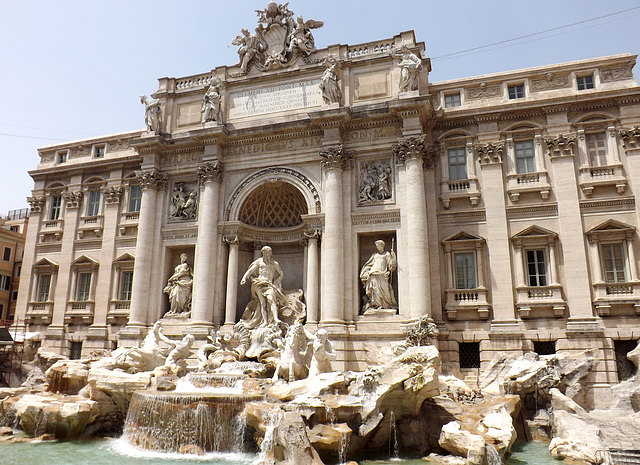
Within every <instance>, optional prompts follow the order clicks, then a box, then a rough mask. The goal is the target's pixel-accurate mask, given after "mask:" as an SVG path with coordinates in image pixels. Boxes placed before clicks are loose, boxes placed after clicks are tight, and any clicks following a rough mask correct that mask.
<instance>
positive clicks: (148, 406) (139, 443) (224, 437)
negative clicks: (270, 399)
mask: <svg viewBox="0 0 640 465" xmlns="http://www.w3.org/2000/svg"><path fill="white" fill-rule="evenodd" d="M263 398H264V396H262V395H247V394H234V393H224V394H221V393H212V392H179V393H178V392H160V391H136V392H134V393H133V396H132V398H131V403H130V405H129V411H128V414H127V419H126V422H125V426H124V433H123V437H124V439H125V440H126V441H127V442H128V443H129V444H131V445H133V446H136V447H138V448H140V449H145V450H154V451H162V452H179V453H188V454H197V455H202V454H204V453H207V452H243V451H245V450H246V448H247V446H248V445H247V441H246V438H245V437H246V434H245V432H246V423H245V422H244V419H243V418H241V417H240V415H239V414H240V412H242V409H243V408H244V404H245V403H247V402H251V401H256V400H262V399H263Z"/></svg>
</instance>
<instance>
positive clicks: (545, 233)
mask: <svg viewBox="0 0 640 465" xmlns="http://www.w3.org/2000/svg"><path fill="white" fill-rule="evenodd" d="M557 236H558V234H557V233H555V232H553V231H550V230H548V229H545V228H542V227H540V226H537V225H535V224H534V225H532V226H529V227H528V228H526V229H523V230H522V231H520V232H519V233H517V234H515V235H514V236H513V237H512V239H523V238H533V237H557Z"/></svg>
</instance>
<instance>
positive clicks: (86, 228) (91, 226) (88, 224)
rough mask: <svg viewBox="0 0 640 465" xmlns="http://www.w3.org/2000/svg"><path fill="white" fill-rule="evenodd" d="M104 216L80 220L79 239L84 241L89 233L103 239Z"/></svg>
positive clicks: (87, 217)
mask: <svg viewBox="0 0 640 465" xmlns="http://www.w3.org/2000/svg"><path fill="white" fill-rule="evenodd" d="M103 223H104V216H102V215H96V216H83V217H82V218H80V225H79V226H78V239H84V238H85V237H86V236H87V233H93V237H101V236H102V230H103Z"/></svg>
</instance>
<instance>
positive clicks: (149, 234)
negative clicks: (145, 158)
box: [120, 169, 167, 338]
mask: <svg viewBox="0 0 640 465" xmlns="http://www.w3.org/2000/svg"><path fill="white" fill-rule="evenodd" d="M166 180H167V176H166V175H165V174H163V173H161V172H159V171H158V170H156V169H151V170H146V171H142V172H140V173H139V174H138V181H139V183H140V186H142V200H141V203H140V217H139V220H138V237H137V242H136V261H135V265H134V268H133V288H132V292H131V293H132V295H131V310H130V314H129V323H128V324H127V326H126V328H124V329H123V330H122V331H121V332H120V337H121V338H123V337H128V336H133V337H137V336H140V334H141V333H142V331H143V330H144V329H145V328H146V326H147V325H148V324H149V323H150V322H149V321H147V320H148V313H149V308H148V302H149V292H150V284H151V275H152V273H153V271H154V270H155V267H154V264H153V250H154V238H155V233H156V228H160V225H157V224H156V218H157V216H158V215H157V214H156V206H157V198H158V191H159V190H160V189H164V187H165V185H166Z"/></svg>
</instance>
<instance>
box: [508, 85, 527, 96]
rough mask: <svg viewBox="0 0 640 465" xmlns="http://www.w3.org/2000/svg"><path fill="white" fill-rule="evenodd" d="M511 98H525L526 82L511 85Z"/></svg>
mask: <svg viewBox="0 0 640 465" xmlns="http://www.w3.org/2000/svg"><path fill="white" fill-rule="evenodd" d="M508 89H509V100H513V99H517V98H524V84H520V85H516V86H509V87H508Z"/></svg>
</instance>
